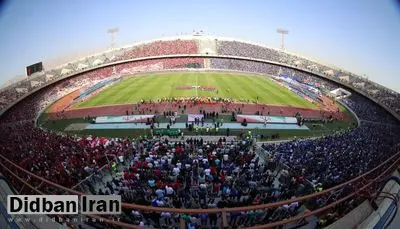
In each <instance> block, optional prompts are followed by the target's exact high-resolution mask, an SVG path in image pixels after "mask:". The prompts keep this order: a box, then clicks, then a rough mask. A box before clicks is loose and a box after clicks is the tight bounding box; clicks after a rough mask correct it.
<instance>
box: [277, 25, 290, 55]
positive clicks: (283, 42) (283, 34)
mask: <svg viewBox="0 0 400 229" xmlns="http://www.w3.org/2000/svg"><path fill="white" fill-rule="evenodd" d="M276 32H277V33H279V34H280V35H281V50H282V51H284V50H285V35H287V34H288V33H289V31H288V30H286V29H277V30H276Z"/></svg>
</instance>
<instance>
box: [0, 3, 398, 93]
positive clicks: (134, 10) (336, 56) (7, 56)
mask: <svg viewBox="0 0 400 229" xmlns="http://www.w3.org/2000/svg"><path fill="white" fill-rule="evenodd" d="M115 26H117V27H119V29H120V32H119V33H118V34H117V37H116V43H117V46H120V45H126V44H129V43H132V42H134V41H139V40H146V39H153V38H159V37H161V36H163V35H164V36H173V35H176V34H180V33H190V32H191V31H192V30H193V29H196V30H201V29H202V30H204V31H205V32H207V33H209V34H213V35H218V36H228V37H237V38H242V39H246V40H253V41H257V42H262V43H265V44H267V45H269V46H273V47H279V42H280V40H279V36H278V35H277V34H276V32H275V31H276V29H277V28H285V29H288V30H289V35H288V36H287V38H286V48H287V50H288V51H291V52H296V53H300V54H303V55H305V56H309V57H313V58H316V59H319V60H322V61H323V62H327V63H330V64H333V65H335V66H339V67H343V68H345V69H346V70H349V71H352V72H355V73H358V74H362V75H363V74H366V75H367V76H368V77H369V79H371V80H374V81H376V82H378V83H381V84H383V85H385V86H388V87H390V88H392V89H395V90H397V91H400V77H399V76H398V74H399V72H400V42H399V41H400V8H399V5H398V4H397V2H396V1H395V0H351V1H349V0H334V1H321V0H305V1H299V0H280V1H278V0H276V1H272V0H271V1H270V0H259V1H255V0H246V1H243V0H201V1H182V0H176V1H175V0H169V1H163V0H136V1H134V0H131V1H126V0H118V1H102V0H84V1H82V0H68V1H55V0H29V1H27V0H12V1H6V3H5V4H3V6H2V7H1V8H0V31H1V35H0V60H1V62H0V63H1V69H2V71H1V74H0V84H2V83H4V82H5V81H7V80H8V79H9V78H11V77H13V76H15V75H23V74H24V73H25V70H24V69H25V66H26V65H29V64H32V63H36V62H39V61H43V62H44V64H45V67H46V63H56V62H60V61H62V60H66V59H68V58H71V57H75V56H82V55H84V54H89V53H92V52H95V51H101V50H104V49H106V48H108V47H109V43H110V37H109V35H108V34H107V33H106V30H107V28H110V27H115Z"/></svg>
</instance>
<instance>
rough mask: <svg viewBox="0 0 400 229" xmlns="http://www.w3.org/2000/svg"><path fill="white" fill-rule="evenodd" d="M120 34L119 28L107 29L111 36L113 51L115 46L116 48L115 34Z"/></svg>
mask: <svg viewBox="0 0 400 229" xmlns="http://www.w3.org/2000/svg"><path fill="white" fill-rule="evenodd" d="M118 32H119V28H118V27H114V28H109V29H107V33H109V34H111V49H112V50H114V46H115V33H118Z"/></svg>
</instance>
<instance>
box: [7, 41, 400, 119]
mask: <svg viewBox="0 0 400 229" xmlns="http://www.w3.org/2000/svg"><path fill="white" fill-rule="evenodd" d="M209 39H211V40H212V41H213V42H215V43H216V44H215V47H216V51H217V53H218V54H219V55H231V56H242V57H250V58H259V59H265V60H269V61H274V62H279V63H284V64H288V65H292V66H296V67H299V68H302V69H306V70H309V71H312V72H316V73H319V74H323V75H325V76H327V77H332V78H334V79H337V80H339V79H340V80H341V79H342V78H341V77H342V76H343V75H346V77H345V78H346V81H343V83H345V84H349V85H352V86H354V87H356V88H359V89H361V90H362V91H364V92H365V93H367V94H368V95H369V96H371V97H374V98H376V99H377V100H378V101H381V102H382V103H383V104H384V105H386V106H388V107H389V108H390V109H392V110H393V111H395V112H396V113H399V114H400V104H399V102H398V101H400V99H399V98H400V95H399V93H396V92H393V91H390V90H387V89H385V88H383V87H382V86H380V85H378V84H375V83H372V82H370V81H368V80H367V79H363V78H361V77H358V76H355V75H354V74H351V73H348V72H345V71H343V70H341V69H337V68H334V67H332V68H329V67H327V66H325V65H322V64H319V63H317V62H315V61H311V60H309V59H307V58H304V57H301V56H298V55H294V54H289V53H286V52H282V51H278V50H275V49H272V48H267V47H264V46H260V45H256V44H251V43H248V42H242V41H240V42H239V41H232V40H229V41H224V40H217V39H215V41H214V39H212V38H209ZM203 40H204V39H203ZM203 40H202V42H199V41H198V40H196V39H195V38H192V39H190V40H180V39H174V40H163V41H154V42H151V43H146V44H141V45H137V46H134V47H130V48H120V49H117V50H115V53H114V52H110V51H107V53H102V54H96V55H93V56H90V57H87V58H85V59H80V60H78V61H75V62H71V63H70V65H69V67H68V68H67V67H65V66H64V67H65V68H58V69H51V70H48V71H45V72H44V73H45V74H44V75H52V76H55V77H54V79H57V78H58V77H61V76H66V75H69V74H71V75H72V74H74V73H75V72H79V71H81V70H84V69H87V68H88V67H95V66H99V65H101V64H107V63H112V62H113V61H118V60H128V59H132V58H137V57H149V56H158V55H171V54H195V53H198V52H199V47H198V46H199V44H201V43H204V42H205V41H203ZM208 43H210V44H211V42H208ZM209 46H210V47H214V45H209ZM232 65H235V64H233V63H232ZM216 67H218V64H217V66H216ZM333 69H334V70H333ZM63 70H64V72H63ZM256 72H258V71H256ZM40 78H42V77H40ZM26 81H29V79H28V80H22V81H20V82H18V83H17V84H14V85H12V86H9V87H7V88H3V90H2V91H0V98H5V99H7V100H8V101H10V102H12V101H15V100H17V99H18V98H20V97H22V96H23V95H24V94H26V93H22V92H19V93H15V88H26V89H27V90H28V92H29V91H31V90H33V89H34V87H32V86H31V85H29V83H27V82H26ZM39 81H40V82H42V83H44V82H49V80H47V79H46V80H45V79H40V80H39ZM2 100H4V99H2ZM6 106H7V105H6V104H4V102H1V101H0V109H4V108H5V107H6Z"/></svg>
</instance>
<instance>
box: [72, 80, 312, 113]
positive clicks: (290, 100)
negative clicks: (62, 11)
mask: <svg viewBox="0 0 400 229" xmlns="http://www.w3.org/2000/svg"><path fill="white" fill-rule="evenodd" d="M195 85H197V86H203V87H215V88H216V90H214V91H202V90H196V89H190V90H178V89H176V88H177V87H182V86H195ZM196 94H197V96H199V97H221V98H230V99H236V100H238V101H239V100H243V99H248V100H249V101H256V99H257V97H258V102H259V103H263V104H271V105H290V106H294V107H303V108H316V105H314V104H312V103H310V102H308V101H307V100H305V99H303V98H301V97H300V96H298V95H296V94H295V93H293V92H292V91H290V90H288V89H286V88H283V87H281V86H279V85H278V84H276V83H275V82H274V81H273V80H271V79H269V78H268V77H265V76H259V75H245V74H239V73H237V74H233V73H208V72H207V73H200V72H195V73H187V72H173V73H154V74H151V73H150V74H145V75H137V76H133V77H127V78H125V79H123V80H122V81H121V82H118V83H116V84H114V85H112V86H110V87H108V88H106V89H104V90H103V91H101V92H100V93H98V94H96V95H94V96H92V97H91V98H89V99H87V100H84V101H82V102H79V103H77V104H76V105H75V107H78V108H83V107H93V106H101V105H113V104H134V103H137V102H139V101H140V100H142V99H144V100H149V99H151V100H156V99H160V98H168V97H175V98H177V97H191V96H196Z"/></svg>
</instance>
